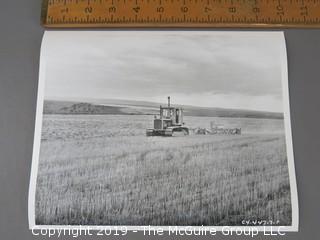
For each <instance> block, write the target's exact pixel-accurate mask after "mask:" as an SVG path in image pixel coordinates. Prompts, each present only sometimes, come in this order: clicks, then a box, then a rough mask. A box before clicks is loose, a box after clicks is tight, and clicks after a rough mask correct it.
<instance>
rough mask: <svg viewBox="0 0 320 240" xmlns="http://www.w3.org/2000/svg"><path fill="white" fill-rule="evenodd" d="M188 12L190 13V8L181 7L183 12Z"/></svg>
mask: <svg viewBox="0 0 320 240" xmlns="http://www.w3.org/2000/svg"><path fill="white" fill-rule="evenodd" d="M188 11H189V8H188V7H186V6H184V7H181V12H183V13H186V12H188Z"/></svg>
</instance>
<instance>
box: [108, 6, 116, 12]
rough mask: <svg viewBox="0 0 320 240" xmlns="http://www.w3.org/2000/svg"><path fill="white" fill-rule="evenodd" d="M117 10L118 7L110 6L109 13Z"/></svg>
mask: <svg viewBox="0 0 320 240" xmlns="http://www.w3.org/2000/svg"><path fill="white" fill-rule="evenodd" d="M116 11H117V9H116V7H109V13H115V12H116Z"/></svg>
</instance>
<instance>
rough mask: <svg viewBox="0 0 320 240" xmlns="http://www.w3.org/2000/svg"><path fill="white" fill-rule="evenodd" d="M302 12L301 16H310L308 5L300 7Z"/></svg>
mask: <svg viewBox="0 0 320 240" xmlns="http://www.w3.org/2000/svg"><path fill="white" fill-rule="evenodd" d="M300 14H301V16H308V7H307V6H302V7H300Z"/></svg>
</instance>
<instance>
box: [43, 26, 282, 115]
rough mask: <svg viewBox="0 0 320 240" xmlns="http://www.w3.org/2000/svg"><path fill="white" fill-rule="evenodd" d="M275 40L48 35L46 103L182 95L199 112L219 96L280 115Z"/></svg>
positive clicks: (260, 36) (259, 36)
mask: <svg viewBox="0 0 320 240" xmlns="http://www.w3.org/2000/svg"><path fill="white" fill-rule="evenodd" d="M279 36H280V35H279V34H274V33H269V34H267V33H253V32H251V33H243V32H242V33H240V32H71V33H67V32H52V33H50V35H49V36H48V38H47V42H46V45H45V46H46V49H45V51H46V53H47V57H46V59H47V79H46V96H53V97H67V96H72V97H82V98H122V99H133V100H138V99H139V100H150V99H157V98H162V97H165V96H167V95H169V94H171V95H176V96H189V97H190V98H191V99H190V100H189V102H192V97H191V96H193V97H194V99H198V100H197V101H196V100H194V102H195V103H196V102H199V103H200V102H202V103H203V105H205V103H206V104H210V102H217V99H216V98H217V96H220V99H221V100H223V99H224V101H226V98H225V97H222V96H229V97H228V99H234V100H233V101H234V108H246V107H248V106H245V105H246V104H245V102H246V101H244V100H241V99H252V100H254V99H256V100H258V99H259V101H257V102H261V99H265V101H269V102H274V101H278V102H277V103H278V104H275V103H274V104H271V105H274V107H272V106H270V104H266V103H260V105H261V109H266V106H267V110H272V109H274V110H281V109H280V108H279V107H278V106H279V103H281V93H282V90H281V67H283V66H281V57H282V56H281V55H280V52H282V51H281V50H282V49H281V46H282V44H281V43H282V42H281V41H282V38H280V37H279ZM201 98H203V99H202V100H199V99H201ZM210 98H212V99H213V98H214V99H215V101H211V99H210ZM270 99H272V101H271V100H270ZM218 102H223V101H218ZM228 102H230V101H228ZM240 104H242V105H240ZM227 105H232V103H230V104H229V103H228V104H227ZM276 105H278V106H276ZM281 105H282V104H280V106H281ZM213 107H214V106H213ZM231 107H232V106H231ZM254 108H256V109H259V106H254Z"/></svg>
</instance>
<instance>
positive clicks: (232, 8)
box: [229, 7, 237, 13]
mask: <svg viewBox="0 0 320 240" xmlns="http://www.w3.org/2000/svg"><path fill="white" fill-rule="evenodd" d="M229 12H230V13H236V12H237V8H236V7H229Z"/></svg>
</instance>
